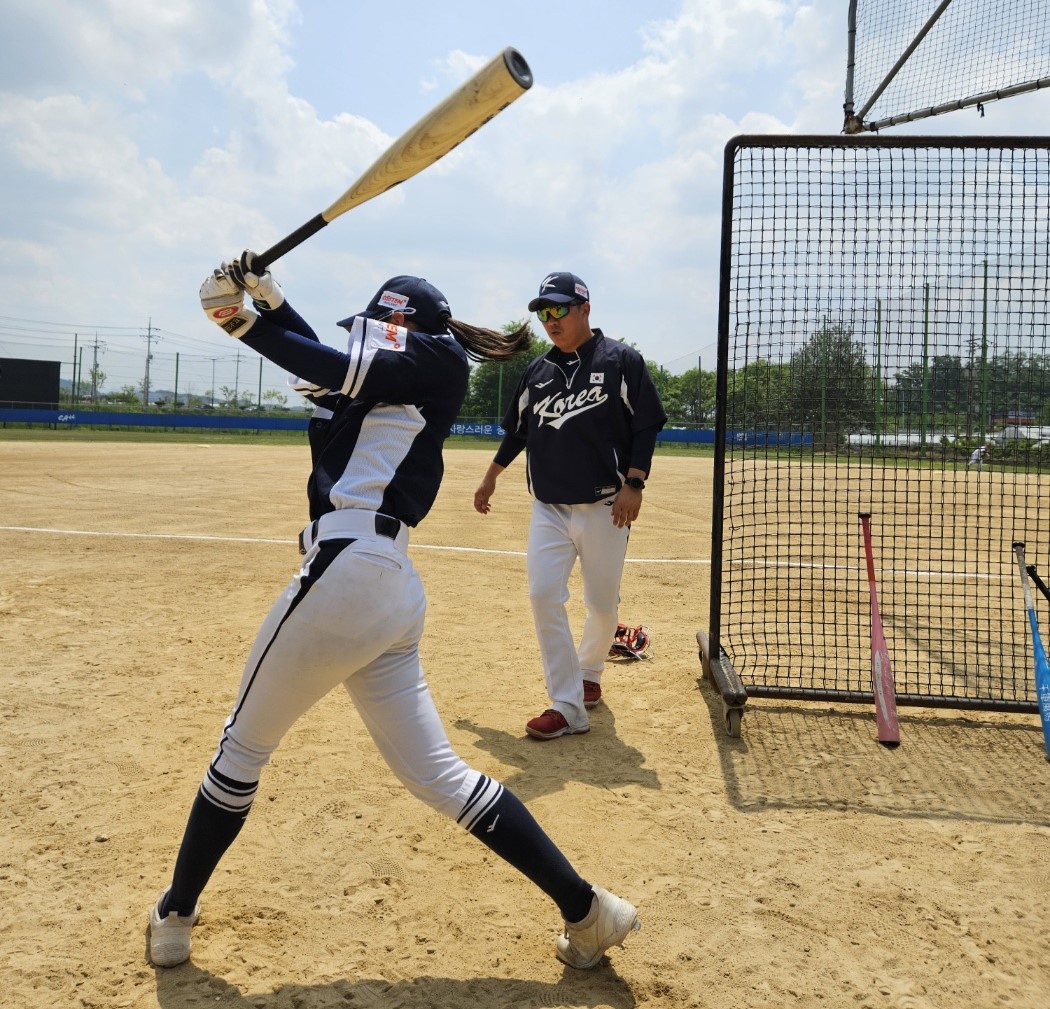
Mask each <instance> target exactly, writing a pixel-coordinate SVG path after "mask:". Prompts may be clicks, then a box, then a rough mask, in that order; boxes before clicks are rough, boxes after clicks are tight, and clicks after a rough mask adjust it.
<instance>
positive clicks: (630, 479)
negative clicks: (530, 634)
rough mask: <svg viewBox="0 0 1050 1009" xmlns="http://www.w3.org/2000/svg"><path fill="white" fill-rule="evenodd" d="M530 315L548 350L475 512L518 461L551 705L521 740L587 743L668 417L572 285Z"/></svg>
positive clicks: (549, 280)
mask: <svg viewBox="0 0 1050 1009" xmlns="http://www.w3.org/2000/svg"><path fill="white" fill-rule="evenodd" d="M529 311H530V312H535V313H536V315H537V316H538V317H539V320H540V322H541V323H542V324H543V328H544V330H545V331H546V333H547V336H548V337H549V338H550V340H551V342H552V343H553V344H554V347H553V348H552V349H551V350H549V351H548V352H547V353H546V354H542V355H541V356H540V357H537V358H536V359H535V360H533V361H532V362H531V363H530V364H529V366H528V367H527V368H526V369H525V373H524V374H523V375H522V378H521V381H520V382H519V383H518V388H517V391H516V392H515V394H514V396H513V398H512V400H511V406H510V408H509V409H508V410H507V413H506V416H505V417H504V419H503V429H504V431H506V435H505V436H504V438H503V442H502V443H501V444H500V447H499V449H498V451H497V452H496V456H495V458H494V460H493V462H492V463H491V465H490V466H489V468H488V470H487V471H486V473H485V476H484V478H483V479H482V481H481V485H480V486H479V487H478V489H477V490H476V491H475V492H474V507H475V509H476V510H477V511H479V512H481V514H483V515H484V514H487V513H488V511H489V508H490V503H489V500H490V498H491V497H492V494H493V493H494V491H495V489H496V478H497V477H498V476H499V475H500V473H502V472H503V471H504V470H505V469H506V468H507V466H509V465H510V463H511V462H512V461H513V460H514V459H515V458H516V457H517V456H518V455H519V453H520V452H521V451H522V450H523V449H524V450H525V452H526V474H525V475H526V479H527V481H528V486H529V490H530V492H531V493H532V495H533V499H534V500H533V506H532V519H531V522H530V525H529V539H528V562H527V566H528V576H529V597H530V599H531V602H532V613H533V619H534V620H535V624H536V635H537V637H538V638H539V646H540V656H541V658H542V661H543V675H544V678H545V680H546V683H547V694H548V696H549V698H550V706H549V707H548V708H547V709H546V710H545V711H544V712H543V714H541V715H539V716H537V717H536V718H533V719H531V720H530V721H529V722H528V723H527V724H526V726H525V731H526V732H527V733H528V734H529V735H530V736H533V737H534V738H536V739H556V738H557V737H558V736H563V735H566V734H580V733H584V732H587V731H588V730H589V728H590V725H589V723H588V719H587V708H593V707H594V706H595V705H596V704H598V703H599V702H600V701H601V698H602V688H601V677H602V670H603V669H604V667H605V658H606V656H607V655H608V653H609V645H610V643H611V642H612V640H613V638H614V636H615V633H616V626H617V623H618V617H617V608H618V606H619V602H620V578H621V575H622V573H623V563H624V558H625V557H626V556H627V538H628V535H629V533H630V528H631V523H632V522H634V521H635V520H636V519H637V518H638V513H639V512H640V511H641V507H642V491H643V490H644V488H645V480H646V478H647V477H648V475H649V469H650V466H651V464H652V458H653V450H654V448H655V446H656V436H657V434H658V433H659V431H660V429H661V428H662V427H663V426H664V424H665V423H666V422H667V417H666V415H665V414H664V410H663V406H662V405H661V403H660V397H659V395H658V394H657V391H656V387H655V386H654V385H653V380H652V378H651V377H650V375H649V370H648V369H647V368H646V366H645V361H644V360H643V359H642V356H641V355H640V354H639V353H638V352H637V351H636V350H634V349H633V348H631V347H628V346H627V345H626V344H624V343H620V342H618V341H616V340H611V339H609V338H607V337H606V336H605V335H604V334H603V333H602V331H601V330H600V329H592V328H591V325H590V312H591V300H590V292H589V291H588V289H587V285H586V284H585V283H584V282H583V281H582V280H580V278H579V277H578V276H576V275H575V274H573V273H566V272H559V273H551V274H548V275H547V276H546V277H544V278H543V281H542V282H541V283H540V289H539V294H538V295H537V296H536V297H535V298H533V299H532V301H530V302H529ZM577 558H579V561H580V573H581V575H582V577H583V599H584V605H585V607H586V610H587V617H586V620H585V622H584V627H583V635H582V637H581V639H580V645H579V648H578V649H577V647H576V644H575V641H574V638H573V634H572V630H571V628H570V627H569V618H568V614H567V612H566V609H565V604H566V602H567V601H568V599H569V588H568V584H569V574H570V572H571V571H572V568H573V565H574V564H575V563H576V559H577Z"/></svg>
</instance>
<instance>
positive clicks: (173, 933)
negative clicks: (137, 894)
mask: <svg viewBox="0 0 1050 1009" xmlns="http://www.w3.org/2000/svg"><path fill="white" fill-rule="evenodd" d="M167 895H168V891H167V890H165V891H164V892H163V893H162V894H161V895H160V897H159V898H158V899H157V903H156V904H154V905H153V910H152V911H150V915H149V958H150V960H151V961H152V962H153V963H154V964H155V965H156V966H158V967H175V966H177V965H178V964H180V963H185V962H186V961H187V960H189V958H190V946H191V944H192V941H193V939H192V936H191V935H190V933H191V931H192V930H193V926H194V925H196V924H197V922H198V921H199V920H200V916H201V906H200V904H198V905H197V906H196V907H195V908H194V909H193V914H179V913H178V912H176V911H171V912H170V913H169V914H168V915H166V916H165V917H164V918H162V917H161V916H160V913H159V911H160V905H161V904H162V903H163V902H164V898H165V897H166V896H167Z"/></svg>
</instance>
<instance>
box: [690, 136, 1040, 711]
mask: <svg viewBox="0 0 1050 1009" xmlns="http://www.w3.org/2000/svg"><path fill="white" fill-rule="evenodd" d="M724 184H725V197H724V199H725V204H724V207H723V214H724V219H723V259H722V264H723V272H722V278H721V281H722V291H721V306H720V308H721V311H720V319H719V361H718V369H719V373H718V381H719V398H718V425H719V427H718V434H719V435H720V438H719V444H718V445H716V459H715V462H716V474H715V494H716V500H715V502H714V508H715V512H716V522H715V529H716V538H715V550H714V555H713V560H714V563H713V573H712V585H711V634H712V638H713V639H714V642H715V643H716V644H717V645H718V646H720V647H721V648H722V649H724V650H725V652H726V654H727V655H728V657H729V659H730V661H731V664H732V667H733V668H734V669H735V670H736V672H737V674H738V675H739V677H740V679H741V681H742V682H743V685H744V686H745V688H746V689H747V692H748V693H749V694H751V695H753V696H785V697H792V696H793V697H828V698H837V697H841V698H843V699H847V700H859V699H863V698H866V697H870V696H871V637H870V631H871V617H870V606H869V594H868V584H867V573H866V565H865V554H864V542H863V535H862V526H861V522H860V519H859V515H860V513H861V512H870V513H871V516H872V517H871V528H872V538H873V553H874V563H875V569H876V575H877V581H878V593H879V602H880V604H881V614H882V620H883V623H884V626H885V631H886V638H887V641H888V644H889V650H890V655H891V660H892V665H893V671H894V674H895V678H896V684H897V691H898V699H899V701H900V702H901V703H905V704H907V703H911V704H926V705H939V706H946V707H986V708H999V709H1002V710H1014V709H1017V708H1020V709H1022V710H1035V692H1034V687H1033V685H1032V675H1031V669H1032V665H1031V658H1030V656H1031V649H1030V639H1029V637H1028V633H1029V631H1028V625H1027V622H1026V620H1025V613H1024V608H1023V601H1022V595H1021V588H1020V581H1019V577H1018V572H1017V567H1016V563H1015V557H1014V554H1013V552H1012V544H1013V542H1014V541H1015V540H1023V541H1025V543H1026V554H1027V560H1028V561H1029V562H1030V563H1033V564H1034V565H1035V566H1036V568H1037V570H1038V571H1039V572H1040V573H1042V574H1043V575H1044V576H1045V575H1050V518H1048V514H1050V512H1048V501H1050V298H1048V293H1050V291H1048V284H1050V198H1048V197H1050V141H1047V140H1046V139H1041V140H1029V139H1024V140H1017V141H1016V142H1013V141H1011V139H1010V138H984V139H980V140H974V141H973V142H972V143H970V144H966V145H960V143H959V141H958V139H955V140H949V139H937V138H929V137H926V138H910V139H909V138H883V137H859V138H832V137H798V136H796V137H744V138H737V139H736V140H735V141H732V142H731V143H730V145H729V147H728V148H727V151H726V175H725V180H724ZM722 435H724V437H721V436H722ZM982 446H987V448H986V449H985V450H984V452H983V455H982V454H978V456H976V457H975V456H974V452H975V451H977V450H980V449H981V448H982ZM1042 614H1043V616H1044V618H1045V619H1046V624H1047V626H1050V611H1048V610H1047V609H1046V608H1045V607H1044V609H1043V610H1042ZM716 654H717V653H716Z"/></svg>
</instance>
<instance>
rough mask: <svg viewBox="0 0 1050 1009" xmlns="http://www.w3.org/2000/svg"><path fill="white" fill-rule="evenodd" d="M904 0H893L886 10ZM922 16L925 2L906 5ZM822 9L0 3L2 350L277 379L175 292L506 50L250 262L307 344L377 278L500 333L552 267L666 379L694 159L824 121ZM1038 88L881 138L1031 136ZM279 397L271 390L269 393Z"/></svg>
mask: <svg viewBox="0 0 1050 1009" xmlns="http://www.w3.org/2000/svg"><path fill="white" fill-rule="evenodd" d="M909 2H911V0H909ZM931 6H932V4H931ZM846 9H847V3H846V2H845V0H646V2H644V3H643V2H638V0H527V2H525V0H521V2H517V0H508V2H505V3H498V4H497V3H493V2H492V0H445V2H444V3H442V4H434V3H422V2H416V0H402V2H401V3H400V4H398V5H397V6H396V7H385V6H383V5H379V6H376V5H374V4H365V3H362V2H358V0H343V2H337V0H298V2H296V0H223V2H222V3H215V2H214V0H209V2H205V0H165V2H163V3H158V4H152V3H142V2H141V0H0V13H2V14H3V25H4V27H3V32H2V34H0V357H20V358H27V357H28V358H38V359H43V360H58V361H60V362H62V376H63V378H67V379H68V378H71V377H72V375H73V366H74V362H79V363H80V366H81V368H82V372H81V373H82V375H85V376H86V375H87V373H88V371H89V370H90V368H91V365H92V363H93V361H97V364H98V367H99V368H100V369H101V370H102V371H103V372H104V373H105V375H106V380H105V387H106V388H107V389H110V390H117V389H120V388H121V387H123V386H125V385H134V386H138V385H140V383H141V382H142V380H143V377H144V374H145V370H146V366H147V354H152V357H151V358H150V361H149V369H150V385H151V387H152V388H153V389H158V388H166V389H171V388H173V387H174V385H175V384H176V383H177V385H178V389H179V391H180V393H186V392H188V393H191V394H198V395H200V394H202V393H204V392H205V391H206V390H210V389H215V390H216V394H218V392H217V391H218V389H220V388H221V387H224V386H225V387H227V388H231V387H236V388H237V389H239V390H243V391H247V392H249V393H251V394H253V395H254V394H257V393H258V392H266V391H269V390H270V389H283V386H284V378H285V376H284V375H283V374H282V373H281V372H280V371H279V370H278V369H276V368H274V367H273V366H271V365H269V363H268V362H265V363H263V364H261V365H260V361H259V358H258V356H257V355H256V354H255V353H254V352H252V351H251V350H250V349H249V348H244V347H241V346H240V345H239V344H237V343H236V341H234V340H232V339H230V338H229V337H227V336H226V335H225V334H224V333H223V332H222V331H221V330H219V329H218V327H216V326H215V325H213V324H212V323H210V322H208V321H207V319H205V317H204V315H203V313H202V312H201V309H200V304H199V300H198V289H199V286H200V283H201V281H202V280H203V279H204V277H205V276H206V275H207V274H208V273H209V272H210V271H211V269H212V268H213V267H214V266H216V265H218V263H219V262H221V261H222V260H224V259H228V258H230V257H232V256H234V255H236V254H238V253H240V251H241V250H242V249H244V248H252V249H255V250H262V249H266V248H268V247H269V246H271V245H273V244H274V243H275V242H276V241H277V240H279V239H280V238H282V237H283V236H284V235H286V234H287V233H289V232H290V231H292V230H294V229H295V228H297V227H298V226H299V225H301V224H303V223H305V222H306V221H308V220H309V219H310V218H312V217H313V216H314V215H315V214H317V213H318V212H320V211H321V210H323V209H324V208H326V207H328V206H329V205H330V204H331V203H332V202H333V201H334V200H335V199H336V198H337V197H338V196H339V195H340V194H341V193H342V192H343V191H344V190H345V189H346V188H348V186H349V185H350V184H351V183H352V182H353V181H354V180H355V179H356V178H357V177H358V176H359V175H360V174H361V172H363V171H364V169H365V168H366V167H367V166H368V165H369V164H371V163H372V162H373V161H374V160H375V159H376V157H378V156H379V155H380V154H381V153H382V152H383V150H384V149H385V148H386V147H387V146H388V145H389V144H390V143H391V142H392V141H393V140H394V139H396V138H397V137H398V136H399V135H400V134H401V133H402V132H403V131H404V130H405V129H407V128H408V127H409V126H411V125H412V124H413V123H414V122H416V121H417V120H418V119H419V118H420V117H421V116H423V115H424V114H425V113H426V112H427V111H429V110H430V109H431V108H432V107H433V106H434V105H435V104H437V103H438V102H439V101H441V100H442V99H443V98H444V97H445V96H446V95H448V94H449V93H451V92H452V91H453V90H454V89H455V88H456V87H458V86H459V84H461V83H462V82H463V81H464V80H466V79H467V78H468V77H469V76H470V75H471V74H472V73H473V72H474V71H475V70H476V69H477V68H478V67H480V66H481V65H483V64H484V63H486V62H487V61H488V60H489V59H491V58H492V57H493V56H495V55H496V54H498V53H499V52H501V51H502V50H503V49H504V48H505V47H507V46H513V47H514V48H516V49H518V50H519V52H521V53H522V55H523V56H524V57H525V59H526V60H527V61H528V63H529V66H530V68H531V70H532V73H533V77H534V80H535V83H534V85H533V86H532V88H531V89H530V90H529V91H527V92H526V93H525V94H524V95H523V96H522V97H521V98H519V99H518V100H517V101H516V102H514V103H513V104H512V105H511V106H510V107H509V108H507V109H506V110H505V111H504V112H503V113H501V114H500V115H499V116H497V117H496V118H495V119H493V120H492V121H491V122H489V123H488V124H486V125H485V126H484V127H483V128H482V129H481V130H479V131H478V132H477V133H475V134H474V135H473V136H471V137H469V138H468V139H467V140H466V141H464V142H463V144H461V145H460V146H459V147H458V148H457V149H456V150H454V151H453V152H452V153H450V154H449V155H447V156H446V157H445V158H443V159H442V160H441V161H439V162H437V163H436V164H435V165H433V166H431V167H430V168H428V169H427V170H426V171H424V172H423V173H421V174H420V175H417V176H415V177H414V178H412V179H409V180H407V181H406V182H404V183H403V184H402V185H400V186H399V187H397V188H395V189H393V190H391V191H389V192H387V193H385V194H383V195H381V196H379V197H377V198H375V199H374V200H372V201H370V202H368V203H366V204H364V205H362V206H361V207H358V208H356V209H354V210H352V211H351V212H349V213H347V214H345V215H343V216H342V217H339V218H337V219H336V220H334V221H332V222H331V223H330V224H329V225H328V226H327V227H326V228H324V229H323V230H322V231H321V232H320V233H318V234H317V235H315V236H313V237H312V238H310V239H309V240H308V241H307V242H305V243H304V244H303V245H301V246H299V247H298V248H296V249H294V250H292V251H291V252H289V253H288V254H287V255H286V256H285V257H284V258H282V259H280V260H279V261H278V262H277V263H275V264H274V266H273V275H274V277H275V278H276V279H277V281H278V282H279V283H280V284H281V286H282V288H283V289H284V291H285V293H286V295H287V297H288V299H289V301H290V302H291V303H292V304H293V305H294V306H295V307H296V309H297V310H298V311H299V312H300V313H301V314H302V315H303V316H304V317H305V318H306V319H307V320H308V321H309V322H310V323H311V324H312V325H313V327H314V329H315V330H316V331H317V333H318V335H319V336H320V338H321V339H322V340H323V341H325V342H327V343H331V344H333V345H337V346H339V345H345V334H344V332H343V331H342V330H339V329H338V328H337V327H336V326H335V323H336V321H337V320H338V319H341V318H344V317H345V316H347V315H349V314H352V313H353V312H355V311H358V310H360V309H363V308H364V306H365V305H366V304H367V302H368V300H369V299H370V297H371V296H372V294H373V293H374V292H375V291H376V289H377V288H379V287H380V285H381V284H382V282H383V281H384V280H385V279H386V278H388V277H390V276H393V275H395V274H401V273H413V274H418V275H421V276H425V277H427V279H428V280H430V281H431V282H432V283H434V284H436V285H437V286H438V287H439V288H440V289H441V290H442V291H443V292H444V293H445V295H446V296H447V298H448V300H449V303H450V305H451V308H452V312H453V315H454V316H455V317H456V318H458V319H462V320H464V321H466V322H470V323H474V324H476V325H482V326H490V327H492V328H499V327H501V326H503V325H505V324H507V323H509V322H513V321H516V320H521V319H524V318H525V317H526V315H527V309H526V306H527V303H528V301H529V299H530V298H531V297H533V296H534V294H535V293H536V290H537V288H538V286H539V283H540V281H541V279H542V278H543V277H544V276H545V275H546V274H547V273H548V272H550V271H552V270H571V271H573V272H575V273H577V274H578V275H579V276H581V277H582V278H583V279H584V281H585V282H586V283H587V284H588V285H589V286H590V290H591V303H592V311H591V319H592V323H593V324H594V325H596V326H600V327H601V328H602V330H603V331H604V332H605V333H606V334H607V335H609V336H612V337H615V338H617V339H621V340H625V341H627V342H629V343H631V344H633V345H634V346H636V347H637V348H638V349H639V350H640V351H641V352H642V354H643V355H644V356H645V357H646V359H647V360H649V361H652V362H654V363H656V364H660V365H662V366H664V367H666V368H668V370H670V371H672V372H674V373H681V372H682V371H685V370H687V369H688V368H691V367H696V366H697V364H698V363H699V364H700V365H701V366H702V367H704V368H705V370H712V369H713V368H714V365H715V333H716V328H715V327H716V313H717V300H718V298H717V296H718V259H719V234H720V232H719V229H720V215H721V192H722V157H723V150H724V148H725V145H726V142H727V141H728V140H729V139H730V138H732V137H733V136H736V135H739V134H755V133H789V134H806V133H820V134H839V133H840V132H841V129H842V120H843V113H842V105H843V98H844V82H845V76H846V41H847V25H846ZM1048 102H1050V95H1048V94H1047V92H1036V93H1035V94H1032V95H1024V96H1019V97H1015V98H1011V99H1008V100H1006V101H1001V102H995V103H990V104H988V105H987V106H986V107H985V115H984V117H983V118H982V117H980V116H979V115H978V113H977V112H976V111H975V110H973V109H968V110H962V111H958V112H953V113H950V114H949V115H945V116H939V117H936V118H933V119H927V120H923V121H921V122H917V123H911V124H905V125H903V126H900V127H895V128H894V130H895V132H900V133H908V132H910V133H929V134H941V135H943V134H946V133H955V134H960V135H972V134H1002V135H1011V134H1013V135H1017V134H1025V133H1031V132H1041V130H1039V129H1036V128H1035V127H1034V126H1033V124H1036V123H1042V122H1045V121H1046V114H1047V103H1048ZM298 402H299V400H298V398H297V397H295V396H294V395H293V396H292V397H290V400H289V405H297V404H298Z"/></svg>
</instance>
